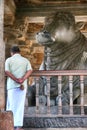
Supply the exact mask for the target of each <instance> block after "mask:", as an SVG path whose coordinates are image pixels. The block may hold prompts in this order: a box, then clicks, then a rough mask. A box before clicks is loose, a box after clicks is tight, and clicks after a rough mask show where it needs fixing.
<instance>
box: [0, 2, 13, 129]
mask: <svg viewBox="0 0 87 130" xmlns="http://www.w3.org/2000/svg"><path fill="white" fill-rule="evenodd" d="M3 15H4V0H0V130H13V129H14V125H13V114H12V112H11V111H10V112H6V111H4V109H5V73H4V64H5V43H4V41H3V30H4V28H3V24H4V23H3Z"/></svg>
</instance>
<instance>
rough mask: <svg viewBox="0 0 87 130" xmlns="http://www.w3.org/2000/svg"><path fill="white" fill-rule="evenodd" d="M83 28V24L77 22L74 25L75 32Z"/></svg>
mask: <svg viewBox="0 0 87 130" xmlns="http://www.w3.org/2000/svg"><path fill="white" fill-rule="evenodd" d="M84 26H85V22H77V23H76V24H75V27H76V30H81V29H83V28H84Z"/></svg>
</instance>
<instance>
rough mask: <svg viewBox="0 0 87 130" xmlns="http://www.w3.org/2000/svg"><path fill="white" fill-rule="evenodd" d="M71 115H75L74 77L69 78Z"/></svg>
mask: <svg viewBox="0 0 87 130" xmlns="http://www.w3.org/2000/svg"><path fill="white" fill-rule="evenodd" d="M69 91H70V115H73V76H69Z"/></svg>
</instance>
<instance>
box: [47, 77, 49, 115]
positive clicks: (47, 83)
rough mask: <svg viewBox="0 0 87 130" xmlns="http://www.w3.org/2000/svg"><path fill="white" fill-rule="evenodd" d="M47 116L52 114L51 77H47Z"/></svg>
mask: <svg viewBox="0 0 87 130" xmlns="http://www.w3.org/2000/svg"><path fill="white" fill-rule="evenodd" d="M47 114H50V76H48V77H47Z"/></svg>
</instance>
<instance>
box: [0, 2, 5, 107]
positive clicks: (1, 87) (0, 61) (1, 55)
mask: <svg viewBox="0 0 87 130" xmlns="http://www.w3.org/2000/svg"><path fill="white" fill-rule="evenodd" d="M3 15H4V0H0V110H1V109H4V108H5V73H4V63H5V43H4V42H3Z"/></svg>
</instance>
